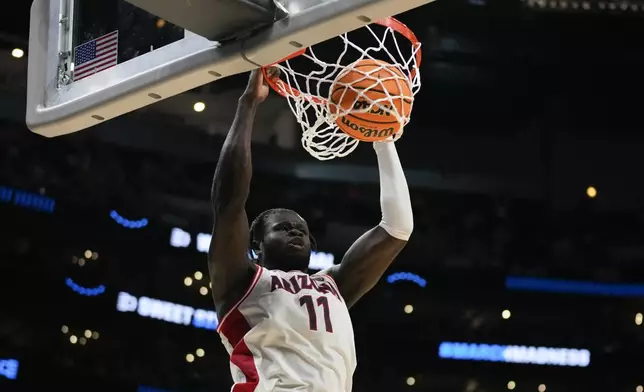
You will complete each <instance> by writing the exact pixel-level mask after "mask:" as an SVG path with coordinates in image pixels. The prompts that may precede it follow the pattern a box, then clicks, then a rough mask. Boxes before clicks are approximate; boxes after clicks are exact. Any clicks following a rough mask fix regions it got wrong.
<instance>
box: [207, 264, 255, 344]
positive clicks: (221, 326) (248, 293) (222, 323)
mask: <svg viewBox="0 0 644 392" xmlns="http://www.w3.org/2000/svg"><path fill="white" fill-rule="evenodd" d="M263 270H264V268H262V267H261V266H259V265H258V266H257V270H256V271H255V275H254V276H253V280H252V282H251V284H250V286H248V289H247V290H246V293H245V294H244V296H243V297H241V299H240V300H239V301H237V303H236V304H235V306H233V307H232V308H230V310H228V313H226V315H225V316H224V317H223V318H222V319H221V322H220V323H219V326H218V327H217V332H218V333H221V330H222V328H223V325H224V323H225V322H226V320H228V318H229V317H228V316H230V314H231V313H233V312H234V311H235V310H237V308H239V306H240V305H241V304H242V302H244V301H245V300H246V298H248V296H249V295H250V293H252V292H253V290H254V289H255V287H256V286H257V283H258V282H259V278H260V277H261V276H262V273H263V272H264V271H263Z"/></svg>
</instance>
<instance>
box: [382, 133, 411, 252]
mask: <svg viewBox="0 0 644 392" xmlns="http://www.w3.org/2000/svg"><path fill="white" fill-rule="evenodd" d="M373 148H374V150H376V155H377V156H378V169H379V171H380V208H381V209H382V221H381V222H380V226H381V227H382V228H383V229H385V230H386V231H387V233H389V235H391V236H392V237H394V238H398V239H400V240H404V241H407V240H408V239H409V237H410V236H411V233H412V231H413V230H414V214H413V212H412V210H411V200H410V198H409V188H408V187H407V180H406V179H405V173H404V172H403V169H402V165H401V164H400V159H399V158H398V152H397V151H396V146H395V145H394V143H393V142H375V143H373Z"/></svg>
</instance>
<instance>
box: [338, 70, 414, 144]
mask: <svg viewBox="0 0 644 392" xmlns="http://www.w3.org/2000/svg"><path fill="white" fill-rule="evenodd" d="M361 92H362V93H361ZM413 99H414V98H413V94H412V91H411V84H410V82H409V79H408V78H407V76H406V75H405V74H404V73H403V72H402V70H401V69H400V68H399V67H397V66H395V65H392V64H389V63H387V62H384V61H380V60H372V59H365V60H360V61H357V62H356V63H354V64H352V65H350V66H348V67H347V69H346V70H345V71H343V72H341V73H340V74H339V75H338V76H337V78H336V79H335V81H334V82H333V85H332V87H331V99H330V105H329V109H330V111H331V113H332V114H335V113H337V112H338V111H341V112H342V113H346V114H345V115H344V116H341V117H339V118H338V119H337V120H336V123H337V125H338V127H339V128H340V129H341V130H343V131H344V132H345V133H347V134H348V135H349V136H351V137H353V138H355V139H358V140H362V141H366V142H376V141H381V140H385V139H387V138H388V137H390V136H393V135H395V134H396V133H398V132H399V131H400V129H401V127H402V125H401V123H400V122H399V121H398V118H397V116H396V113H398V115H399V116H400V117H403V118H409V114H410V112H411V108H412V103H413ZM374 102H376V103H377V104H375V105H374ZM336 105H337V106H339V107H340V108H341V110H339V108H337V107H336ZM367 109H368V110H367Z"/></svg>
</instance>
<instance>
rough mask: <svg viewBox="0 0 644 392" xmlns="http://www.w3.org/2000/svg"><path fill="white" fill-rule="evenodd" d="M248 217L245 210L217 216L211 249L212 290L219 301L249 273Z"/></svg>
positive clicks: (209, 264)
mask: <svg viewBox="0 0 644 392" xmlns="http://www.w3.org/2000/svg"><path fill="white" fill-rule="evenodd" d="M248 238H249V233H248V218H247V216H246V212H245V211H244V210H241V211H240V212H236V213H223V214H220V215H219V216H215V224H214V226H213V231H212V239H211V241H210V250H209V252H208V270H209V273H210V280H211V282H212V294H213V297H214V299H215V301H216V302H217V301H218V300H222V299H224V297H225V296H226V294H227V293H228V292H229V291H230V290H231V289H232V288H234V287H236V286H237V285H239V284H242V283H243V282H241V281H242V280H243V279H245V278H246V277H247V276H248V271H249V266H250V265H251V262H250V260H249V258H248Z"/></svg>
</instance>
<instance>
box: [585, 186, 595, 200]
mask: <svg viewBox="0 0 644 392" xmlns="http://www.w3.org/2000/svg"><path fill="white" fill-rule="evenodd" d="M586 196H588V197H590V198H591V199H594V198H595V197H597V188H595V187H594V186H589V187H588V188H586Z"/></svg>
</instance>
